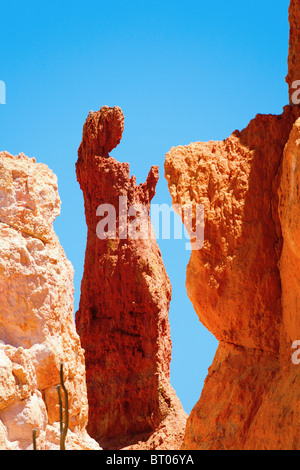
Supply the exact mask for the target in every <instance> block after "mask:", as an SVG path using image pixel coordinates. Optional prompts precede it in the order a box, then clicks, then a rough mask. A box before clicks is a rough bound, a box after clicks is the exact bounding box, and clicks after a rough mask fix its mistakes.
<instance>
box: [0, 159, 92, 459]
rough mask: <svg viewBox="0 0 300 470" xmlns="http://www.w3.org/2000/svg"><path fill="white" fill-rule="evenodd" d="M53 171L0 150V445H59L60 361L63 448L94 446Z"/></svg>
mask: <svg viewBox="0 0 300 470" xmlns="http://www.w3.org/2000/svg"><path fill="white" fill-rule="evenodd" d="M59 213H60V199H59V196H58V191H57V178H56V176H55V175H54V174H53V173H52V171H51V170H49V168H48V167H47V166H46V165H43V164H37V163H35V160H34V159H31V158H28V157H26V156H25V155H24V154H20V155H19V156H12V155H10V154H9V153H7V152H1V153H0V292H1V309H0V449H2V450H27V449H32V448H33V445H32V431H33V429H36V430H37V448H38V449H39V450H48V449H59V436H60V432H59V404H58V395H57V389H56V386H57V385H58V384H59V383H60V377H59V369H60V362H63V363H64V378H65V383H66V387H67V389H68V392H69V404H70V406H69V414H70V423H69V432H68V435H67V441H66V448H67V450H68V449H72V450H73V449H99V445H98V444H97V443H96V442H95V441H94V440H93V439H91V438H90V437H89V436H88V434H87V432H86V425H87V418H88V402H87V392H86V383H85V365H84V353H83V350H82V348H81V345H80V340H79V337H78V335H77V333H76V329H75V323H74V318H73V267H72V265H71V263H70V262H69V261H68V260H67V258H66V256H65V254H64V251H63V249H62V247H61V245H60V243H59V240H58V238H57V236H56V234H55V233H54V230H53V225H52V224H53V221H54V219H55V218H56V217H57V216H58V215H59Z"/></svg>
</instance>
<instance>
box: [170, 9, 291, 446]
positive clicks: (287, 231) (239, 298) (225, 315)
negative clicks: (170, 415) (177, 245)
mask: <svg viewBox="0 0 300 470" xmlns="http://www.w3.org/2000/svg"><path fill="white" fill-rule="evenodd" d="M299 16H300V9H299V1H292V2H291V7H290V21H291V41H290V55H289V74H288V83H289V85H290V96H291V91H292V90H291V83H292V81H293V80H294V79H296V77H297V73H298V70H300V68H299V64H300V63H299V56H300V54H299V52H300V50H299V46H300V44H299V35H298V31H299V24H300V23H299V21H300V18H299ZM298 78H299V79H300V76H299V77H298ZM299 114H300V113H299V107H298V106H287V107H285V108H284V111H283V113H282V115H280V116H273V115H268V116H263V115H258V116H257V117H256V118H255V119H253V120H252V121H251V122H250V124H249V125H248V127H247V128H246V129H244V130H243V131H242V132H238V131H236V132H234V133H233V134H232V135H231V136H230V137H229V138H228V139H226V140H224V141H222V142H208V143H201V142H198V143H194V144H191V145H189V146H186V147H177V148H173V149H171V150H170V152H169V153H168V154H167V155H166V161H165V176H166V178H167V181H168V184H169V189H170V193H171V195H172V199H173V202H174V203H177V204H180V205H181V206H183V205H184V204H186V203H194V204H195V203H199V204H203V205H204V210H205V241H204V246H203V248H202V249H201V250H195V251H193V252H192V254H191V258H190V262H189V265H188V268H187V279H186V286H187V292H188V295H189V298H190V300H191V301H192V303H193V305H194V307H195V310H196V312H197V314H198V316H199V319H200V321H201V322H202V323H203V324H204V325H205V326H206V327H207V328H208V329H209V330H210V331H211V332H212V333H213V334H214V335H215V337H216V338H217V339H218V340H219V347H218V350H217V353H216V355H215V358H214V361H213V364H212V366H211V367H210V369H209V373H208V376H207V378H206V381H205V385H204V389H203V391H202V394H201V398H200V400H199V402H198V403H197V404H196V405H195V407H194V409H193V410H192V412H191V415H190V416H189V419H188V422H187V428H186V433H185V440H184V446H183V448H184V449H299V448H300V428H299V417H300V365H295V364H294V363H293V362H292V354H293V350H292V343H293V342H294V341H295V340H298V339H300V323H299V317H300V310H299V292H300V279H299V276H298V274H297V273H298V271H299V250H298V245H299V240H300V237H299V229H298V227H299V223H300V218H299V209H298V207H299V202H300V200H299V191H298V190H299V184H298V183H299V168H298V167H299V164H298V160H299V159H298V155H300V154H299V137H300V130H299V129H300V120H298V117H299ZM299 246H300V245H299Z"/></svg>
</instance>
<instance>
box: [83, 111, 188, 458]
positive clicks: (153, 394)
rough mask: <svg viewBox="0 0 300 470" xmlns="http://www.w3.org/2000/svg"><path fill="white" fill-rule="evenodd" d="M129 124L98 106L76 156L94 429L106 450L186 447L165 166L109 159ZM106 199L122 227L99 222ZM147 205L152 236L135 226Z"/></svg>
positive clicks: (91, 426)
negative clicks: (137, 166)
mask: <svg viewBox="0 0 300 470" xmlns="http://www.w3.org/2000/svg"><path fill="white" fill-rule="evenodd" d="M123 128H124V116H123V113H122V111H121V109H120V108H118V107H115V108H108V107H103V108H101V110H100V111H98V112H96V113H92V112H91V113H89V116H88V118H87V120H86V122H85V124H84V128H83V137H82V143H81V145H80V148H79V151H78V161H77V164H76V172H77V178H78V181H79V183H80V187H81V189H82V191H83V195H84V205H85V215H86V222H87V227H88V234H87V247H86V255H85V265H84V275H83V279H82V285H81V298H80V306H79V311H78V312H77V314H76V326H77V331H78V333H79V335H80V338H81V343H82V345H83V348H84V350H85V361H86V369H87V389H88V400H89V424H88V431H89V433H90V435H91V436H93V437H94V438H95V439H97V441H98V442H100V443H101V446H103V448H109V449H115V448H121V447H122V448H125V447H126V448H135V449H136V448H137V449H150V448H158V449H159V448H161V449H163V448H169V449H171V448H177V449H178V448H179V447H180V446H181V443H182V439H183V433H184V428H185V421H186V414H185V412H184V411H183V409H182V407H181V404H180V402H179V400H178V398H177V397H176V395H175V393H174V391H173V389H172V388H171V386H170V360H171V340H170V327H169V319H168V310H169V303H170V300H171V285H170V281H169V278H168V276H167V273H166V271H165V268H164V264H163V261H162V258H161V253H160V250H159V248H158V246H157V243H156V240H155V236H154V234H153V230H152V226H151V223H150V218H149V209H150V202H151V200H152V198H153V196H154V194H155V187H156V184H157V181H158V168H157V167H152V168H151V170H150V172H149V175H148V178H147V181H146V182H145V183H143V184H140V185H136V181H135V177H134V176H130V173H129V165H128V163H119V162H118V161H116V160H115V159H114V158H112V157H109V152H110V151H111V150H112V149H113V148H114V147H115V146H116V145H118V143H119V142H120V139H121V136H122V132H123ZM120 197H121V203H120ZM103 204H106V205H107V206H106V208H107V210H109V207H113V208H114V210H115V214H116V224H115V228H116V232H115V234H114V236H113V237H109V238H107V239H105V238H104V239H101V233H100V230H99V223H101V220H103V219H104V217H100V215H101V216H104V215H105V213H104V212H101V211H100V212H99V209H98V211H97V208H98V207H99V206H101V205H103ZM108 205H110V206H109V207H108ZM134 205H135V206H134ZM141 206H142V209H141ZM132 207H134V208H137V209H138V208H139V209H138V212H135V210H133V212H131V211H132ZM130 208H131V209H130ZM141 210H142V211H144V214H145V221H146V230H149V232H148V234H151V233H152V237H151V236H150V237H149V236H148V237H147V238H145V239H143V238H140V236H139V235H138V236H135V235H134V232H131V231H130V227H134V226H135V223H136V221H137V219H136V217H134V215H135V214H136V215H137V214H139V213H140V211H141ZM124 211H125V216H124ZM126 212H128V217H127V215H126ZM97 214H98V215H97ZM120 227H121V229H120ZM144 228H145V227H144ZM110 229H112V230H113V229H114V227H113V226H112V227H111V226H110ZM124 230H125V232H126V233H124ZM127 232H128V234H127Z"/></svg>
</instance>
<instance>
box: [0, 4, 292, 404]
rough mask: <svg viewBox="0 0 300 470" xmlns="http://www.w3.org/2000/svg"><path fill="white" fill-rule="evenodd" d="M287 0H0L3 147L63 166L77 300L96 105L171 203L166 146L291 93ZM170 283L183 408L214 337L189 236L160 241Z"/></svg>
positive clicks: (141, 176) (141, 171)
mask: <svg viewBox="0 0 300 470" xmlns="http://www.w3.org/2000/svg"><path fill="white" fill-rule="evenodd" d="M288 5H289V1H288V0H280V1H275V2H274V0H264V1H261V0H252V1H251V2H244V1H242V0H239V1H237V0H228V1H227V2H224V0H216V1H214V2H207V1H202V0H197V1H191V0H185V1H178V0H172V1H169V0H167V1H165V0H162V1H147V0H146V1H130V0H129V1H127V2H124V1H120V0H117V1H111V2H107V1H105V2H104V1H102V0H98V1H93V0H90V1H89V2H84V1H80V2H78V1H72V2H71V1H70V2H63V1H52V2H37V1H22V2H20V1H15V2H1V10H0V17H1V45H0V80H4V81H5V83H6V92H7V96H6V100H7V104H6V105H0V138H1V143H0V150H7V151H9V152H10V153H13V154H18V153H19V152H24V153H25V154H26V155H28V156H30V157H33V156H34V157H36V159H37V161H38V162H43V163H46V164H47V165H48V166H49V167H50V168H51V169H52V170H53V171H54V173H56V175H57V176H58V184H59V193H60V197H61V200H62V212H61V215H60V217H59V218H58V219H57V221H56V222H55V230H56V232H57V234H58V236H59V238H60V241H61V243H62V245H63V247H64V249H65V252H66V254H67V256H68V258H69V259H70V260H71V262H72V264H73V266H74V269H75V279H74V282H75V310H76V308H77V306H78V302H79V296H80V282H81V277H82V272H83V262H84V253H85V242H86V227H85V219H84V210H83V199H82V194H81V191H80V189H79V185H78V183H77V181H76V176H75V162H76V160H77V149H78V146H79V144H80V141H81V134H82V126H83V123H84V121H85V118H86V116H87V114H88V112H89V111H90V110H94V111H96V110H98V109H100V107H101V106H103V105H108V106H115V105H118V106H120V107H121V108H122V110H123V112H124V115H125V131H124V135H123V140H122V142H121V144H120V145H119V147H117V149H116V150H114V151H113V153H112V156H114V157H116V158H117V159H118V160H120V161H127V162H129V163H130V167H131V172H132V173H133V174H135V175H136V177H137V181H138V182H143V181H144V180H145V178H146V176H147V173H148V171H149V169H150V167H151V165H159V167H160V181H159V184H158V188H157V195H156V196H155V199H154V201H153V202H155V203H159V204H161V203H169V204H170V203H171V200H170V196H169V192H168V188H167V183H166V180H165V178H164V170H163V165H164V156H165V154H166V152H168V150H169V149H170V148H171V147H173V146H176V145H185V144H189V143H190V142H195V141H207V140H222V139H223V138H226V137H227V136H228V135H230V134H231V133H232V132H233V131H234V130H235V129H242V128H243V127H245V126H246V125H247V123H248V122H249V120H250V119H252V118H253V117H255V115H256V114H257V113H276V114H280V113H281V111H282V107H283V106H284V105H286V104H287V103H288V91H287V86H286V84H285V76H286V73H287V53H288V34H289V28H288ZM159 244H160V247H161V250H162V255H163V259H164V262H165V266H166V269H167V272H168V274H169V277H170V279H171V282H172V286H173V300H172V303H171V308H170V322H171V331H172V342H173V359H172V367H171V379H172V384H173V386H174V388H175V390H176V392H177V394H178V396H179V397H180V399H181V401H182V403H183V405H184V408H185V409H186V411H187V412H188V413H189V412H190V411H191V409H192V407H193V405H194V404H195V403H196V402H197V400H198V399H199V397H200V393H201V389H202V386H203V380H204V378H205V376H206V375H207V368H208V367H209V365H210V364H211V362H212V360H213V356H214V353H215V350H216V347H217V341H216V340H215V339H214V338H213V337H212V335H211V334H210V333H208V332H207V331H206V330H205V328H204V327H203V326H202V325H201V324H200V322H199V320H198V317H197V316H196V314H195V312H194V309H193V307H192V305H191V303H190V301H189V300H188V298H187V295H186V290H185V270H186V265H187V263H188V260H189V253H188V252H186V251H185V249H184V244H185V241H184V240H183V241H178V240H176V241H160V242H159Z"/></svg>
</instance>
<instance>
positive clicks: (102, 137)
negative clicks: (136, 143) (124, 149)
mask: <svg viewBox="0 0 300 470" xmlns="http://www.w3.org/2000/svg"><path fill="white" fill-rule="evenodd" d="M123 130H124V114H123V112H122V110H121V108H120V107H119V106H114V107H109V106H102V107H101V108H100V110H99V111H95V112H93V111H90V112H89V114H88V116H87V119H86V121H85V124H84V127H83V141H84V142H85V149H86V151H88V152H89V153H92V154H94V155H99V156H103V157H108V156H109V153H110V152H111V151H112V150H113V149H114V148H116V147H117V145H119V143H120V142H121V139H122V135H123Z"/></svg>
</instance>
